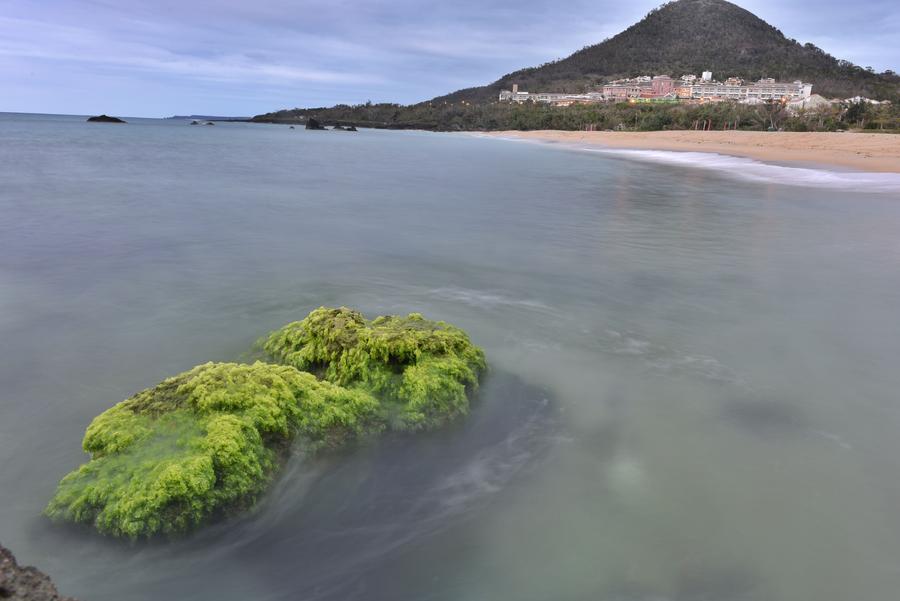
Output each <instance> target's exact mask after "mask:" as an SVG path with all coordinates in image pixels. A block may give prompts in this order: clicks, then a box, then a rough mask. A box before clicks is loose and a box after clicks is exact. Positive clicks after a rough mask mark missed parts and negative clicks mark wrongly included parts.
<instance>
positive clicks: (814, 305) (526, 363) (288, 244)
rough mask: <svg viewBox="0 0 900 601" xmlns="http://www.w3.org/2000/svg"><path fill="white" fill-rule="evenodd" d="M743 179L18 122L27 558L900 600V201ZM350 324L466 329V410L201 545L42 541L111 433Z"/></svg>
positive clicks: (227, 127) (3, 312)
mask: <svg viewBox="0 0 900 601" xmlns="http://www.w3.org/2000/svg"><path fill="white" fill-rule="evenodd" d="M753 169H754V170H755V171H754V173H757V172H758V171H759V169H760V167H759V166H758V165H757V166H754V167H753ZM734 171H735V170H734V169H732V170H731V172H732V174H729V173H728V172H727V171H722V172H717V171H715V170H707V169H696V168H694V166H692V165H684V164H669V165H667V164H655V163H651V162H641V161H637V160H634V158H633V157H618V156H615V155H607V154H598V153H587V152H578V151H575V150H568V149H563V148H551V147H546V146H537V145H529V144H517V143H512V142H508V141H503V140H495V139H479V138H476V137H471V136H462V135H460V136H457V135H447V134H428V133H418V132H382V131H360V132H359V133H357V134H352V133H343V132H306V131H302V130H289V129H287V128H286V127H284V126H268V125H249V124H219V125H217V126H215V127H190V126H188V125H186V124H185V123H184V122H171V121H168V122H166V121H155V120H132V122H131V123H129V124H128V125H123V126H116V125H106V124H87V123H84V122H83V120H82V119H81V118H71V117H48V116H43V117H41V116H21V115H0V540H2V542H3V544H4V545H7V546H9V547H11V548H12V549H13V550H14V551H15V552H16V554H17V555H18V556H19V559H20V560H21V561H22V562H24V563H33V564H38V565H40V566H41V567H42V568H43V569H45V570H46V571H48V572H49V573H50V574H51V575H52V576H53V577H54V579H55V580H56V582H57V583H58V585H59V587H60V589H61V590H62V591H64V592H65V593H66V594H71V595H75V596H78V597H79V598H80V599H82V600H83V601H129V600H143V599H180V600H195V599H197V600H199V599H215V600H221V601H229V600H246V599H254V600H282V599H285V600H287V599H291V600H296V599H328V600H332V599H334V600H338V599H340V600H345V599H365V600H382V599H383V600H423V599H430V600H441V601H444V600H446V601H451V600H472V601H481V600H494V599H516V600H526V601H527V600H534V601H540V600H551V599H552V600H573V601H574V600H581V599H592V600H610V601H651V600H652V601H664V600H672V601H688V600H690V601H701V600H703V601H719V600H721V601H728V600H742V601H756V600H759V601H763V600H765V601H803V600H808V601H830V600H833V601H846V600H848V599H853V600H854V601H869V600H871V601H880V600H885V599H893V598H896V596H897V591H898V590H900V436H898V435H897V432H898V428H900V398H898V391H900V370H898V369H897V361H898V358H900V236H898V232H900V188H898V189H897V190H894V191H891V190H890V187H889V186H888V188H887V189H885V187H884V186H881V187H877V186H872V187H871V188H867V187H866V186H865V185H859V186H855V187H854V186H843V187H834V186H832V187H827V186H826V187H815V183H816V181H817V177H818V176H815V175H813V176H812V177H810V176H809V174H808V173H806V174H804V177H803V178H799V179H798V180H797V181H802V182H806V183H810V184H813V185H812V186H810V187H804V186H798V185H788V184H792V183H793V184H796V181H792V179H791V178H792V176H791V173H792V172H790V171H788V172H777V173H774V172H773V173H774V175H773V177H772V178H770V179H768V180H767V179H766V178H758V177H757V178H752V179H751V178H740V177H735V176H734ZM737 175H739V174H737ZM828 177H830V176H828V174H822V180H821V181H823V182H824V181H827V178H828ZM779 181H783V183H779ZM320 305H349V306H354V307H358V308H360V309H362V310H364V311H365V312H366V313H367V314H369V315H370V316H374V315H377V314H382V313H395V312H409V311H420V312H422V313H424V314H425V315H426V316H428V317H433V318H439V319H445V320H448V321H451V322H454V323H456V324H458V325H460V326H462V327H464V328H466V329H467V330H468V331H469V332H470V334H471V336H472V338H473V339H474V340H475V341H476V342H477V343H478V344H480V345H482V346H483V347H484V348H485V350H486V352H487V356H488V359H489V361H490V363H491V365H492V368H493V369H492V373H491V375H490V376H489V377H488V379H487V380H486V381H485V384H484V387H483V392H482V394H481V397H480V399H479V401H478V402H477V404H476V407H475V409H474V411H473V413H472V415H471V416H470V418H469V419H468V420H466V421H465V422H464V423H461V424H459V425H457V426H455V427H452V428H449V429H448V430H446V431H442V432H439V433H435V434H433V435H425V436H420V437H416V438H412V439H398V440H385V441H384V442H382V443H379V444H376V445H373V446H371V447H368V448H366V449H361V450H357V451H353V452H348V453H346V454H345V455H340V456H327V457H322V458H319V459H316V460H312V461H311V460H304V459H302V458H299V457H298V458H295V459H294V460H293V461H292V462H291V463H290V465H289V466H288V468H287V471H286V473H285V474H284V476H283V477H282V478H280V479H279V480H278V482H277V483H276V484H275V485H274V486H273V489H272V491H271V492H270V494H269V495H268V496H267V497H266V498H265V500H264V501H263V502H262V503H261V504H260V506H259V507H258V509H257V510H256V511H255V512H254V513H253V514H251V515H248V516H246V517H243V518H240V519H236V520H234V521H231V522H228V523H225V524H220V525H217V526H214V527H211V528H209V529H207V530H205V531H203V532H201V533H199V534H198V535H196V536H194V537H191V538H189V539H187V540H182V541H179V542H175V543H157V544H149V545H146V544H139V545H127V544H121V543H117V542H114V541H110V540H107V539H103V538H101V537H98V536H95V535H93V534H91V533H90V532H84V531H80V530H72V529H69V528H64V527H58V526H53V525H51V524H48V523H47V522H46V521H45V520H44V519H43V518H42V517H41V514H40V512H41V509H42V508H43V506H44V504H45V503H46V501H47V500H48V499H49V498H50V496H51V495H52V493H53V490H54V487H55V485H56V483H57V481H58V480H59V478H60V477H61V476H62V475H64V474H65V473H66V472H68V471H69V470H71V469H72V468H74V467H75V466H77V465H78V464H79V463H80V462H81V461H83V460H84V459H85V457H84V456H83V454H82V453H81V452H80V441H81V437H82V435H83V433H84V428H85V426H86V425H87V424H88V423H89V421H90V420H91V418H92V417H94V416H95V415H96V414H98V413H100V412H101V411H103V410H104V409H106V408H108V407H109V406H111V405H112V404H113V403H115V402H117V401H119V400H121V399H123V398H125V397H127V396H129V395H131V394H132V393H134V392H136V391H137V390H140V389H142V388H144V387H147V386H150V385H153V384H154V383H156V382H157V381H159V380H161V379H162V378H164V377H166V376H168V375H172V374H175V373H177V372H180V371H183V370H185V369H188V368H190V367H192V366H193V365H195V364H197V363H202V362H205V361H209V360H218V361H227V360H240V359H241V358H242V357H244V356H246V355H245V354H246V352H247V350H248V349H249V347H250V346H251V345H252V343H253V341H254V340H255V339H256V338H257V337H259V336H261V335H263V334H265V333H266V332H268V331H269V330H271V329H274V328H276V327H278V326H280V325H282V324H284V323H285V322H288V321H291V320H295V319H299V318H301V317H303V316H304V315H305V314H306V313H307V312H308V311H309V310H311V309H313V308H315V307H318V306H320Z"/></svg>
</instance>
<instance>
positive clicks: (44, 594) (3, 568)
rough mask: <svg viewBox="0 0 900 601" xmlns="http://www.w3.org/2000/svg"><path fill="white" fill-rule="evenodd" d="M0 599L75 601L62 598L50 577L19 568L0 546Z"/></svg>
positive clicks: (23, 567) (31, 569) (7, 552)
mask: <svg viewBox="0 0 900 601" xmlns="http://www.w3.org/2000/svg"><path fill="white" fill-rule="evenodd" d="M0 599H10V600H11V601H75V600H74V599H72V597H63V596H62V595H60V594H59V592H58V591H57V590H56V587H55V586H54V585H53V581H51V580H50V577H49V576H47V575H46V574H44V573H43V572H41V571H40V570H38V569H37V568H33V567H30V566H20V565H19V564H18V563H16V558H15V557H14V556H13V554H12V552H11V551H10V550H9V549H7V548H5V547H4V546H3V545H0Z"/></svg>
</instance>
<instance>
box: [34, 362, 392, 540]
mask: <svg viewBox="0 0 900 601" xmlns="http://www.w3.org/2000/svg"><path fill="white" fill-rule="evenodd" d="M381 423H382V422H381V418H380V412H379V403H378V401H377V400H376V399H374V398H373V397H371V396H368V395H365V394H363V393H361V392H359V391H352V390H346V389H343V388H340V387H339V386H334V385H332V384H330V383H328V382H322V381H319V380H318V379H316V377H315V376H313V375H312V374H308V373H302V372H300V371H298V370H296V369H294V368H293V367H289V366H285V365H271V364H267V363H255V364H253V365H240V364H235V363H207V364H205V365H200V366H198V367H195V368H194V369H192V370H190V371H187V372H185V373H182V374H180V375H177V376H175V377H173V378H169V379H167V380H165V381H163V382H162V383H160V384H159V385H157V386H155V387H153V388H149V389H147V390H144V391H142V392H139V393H138V394H136V395H134V396H133V397H131V398H129V399H127V400H125V401H123V402H121V403H119V404H118V405H116V406H114V407H112V408H111V409H109V410H107V411H105V412H104V413H101V414H100V415H99V416H97V417H96V418H95V419H94V421H93V422H91V424H90V426H88V429H87V433H86V434H85V437H84V442H83V447H84V450H85V452H87V453H90V454H91V460H90V461H88V462H87V463H85V464H84V465H82V466H81V467H80V468H78V469H77V470H75V471H73V472H72V473H70V474H69V475H67V476H66V477H65V478H63V480H62V481H61V482H60V484H59V487H58V489H57V491H56V495H55V496H54V497H53V499H52V500H51V501H50V504H49V505H48V507H47V510H46V513H47V514H48V515H49V516H50V517H51V518H53V519H57V520H66V521H72V522H82V523H88V524H93V525H94V526H95V527H96V528H97V529H98V530H99V531H101V532H104V533H107V534H112V535H116V536H126V537H131V538H137V537H141V536H150V535H154V534H174V533H178V532H184V531H186V530H190V529H192V528H194V527H196V526H197V525H199V524H201V523H203V522H205V521H207V520H209V519H210V518H211V517H213V516H215V515H216V514H217V513H221V512H224V511H227V510H233V509H236V508H240V507H245V506H248V505H250V504H252V502H253V501H254V500H255V499H256V497H257V496H258V495H259V494H260V493H261V492H262V491H263V490H265V488H266V485H267V484H268V482H269V480H270V478H271V476H272V474H273V472H274V469H275V467H276V466H277V465H278V459H279V454H280V453H281V452H282V451H283V450H284V449H286V448H287V445H288V444H289V443H290V442H291V441H292V440H293V438H294V436H295V435H297V434H300V435H302V436H303V437H304V438H305V439H306V440H307V441H309V442H310V443H311V444H313V445H326V444H331V445H336V444H340V443H342V442H344V441H346V440H348V439H351V438H355V437H357V436H361V435H364V434H367V433H369V432H376V431H379V430H381V429H382V427H383V426H382V425H381Z"/></svg>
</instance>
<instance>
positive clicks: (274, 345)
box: [263, 307, 485, 430]
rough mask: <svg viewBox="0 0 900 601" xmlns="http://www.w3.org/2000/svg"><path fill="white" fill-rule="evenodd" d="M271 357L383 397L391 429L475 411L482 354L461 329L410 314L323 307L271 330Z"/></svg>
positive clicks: (412, 427)
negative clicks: (472, 403) (372, 314)
mask: <svg viewBox="0 0 900 601" xmlns="http://www.w3.org/2000/svg"><path fill="white" fill-rule="evenodd" d="M263 349H264V350H265V352H266V353H268V355H269V357H270V359H272V360H273V361H277V362H279V363H284V364H287V365H292V366H294V367H296V368H297V369H300V370H304V371H311V372H313V373H315V374H317V375H318V376H320V377H322V378H323V379H325V380H327V381H329V382H333V383H335V384H339V385H341V386H347V387H351V388H354V389H359V390H364V391H366V392H369V393H371V394H373V395H374V396H376V397H377V398H379V399H380V400H381V401H382V404H383V406H384V411H385V416H386V417H387V419H388V424H389V426H390V427H392V428H393V429H400V430H418V429H428V428H434V427H436V426H439V425H441V424H443V423H445V422H447V421H449V420H451V419H453V418H455V417H457V416H459V415H462V414H465V413H467V412H468V409H469V400H468V395H469V394H470V393H471V392H474V390H475V389H476V388H477V386H478V377H479V375H480V374H481V372H482V371H483V370H484V368H485V362H484V353H483V352H482V351H481V349H479V348H478V347H476V346H475V345H473V344H472V343H471V342H470V341H469V337H468V336H467V335H466V333H465V332H463V331H462V330H461V329H459V328H457V327H454V326H452V325H450V324H447V323H444V322H442V321H430V320H427V319H425V318H424V317H422V316H421V315H419V314H418V313H411V314H409V315H407V316H406V317H400V316H383V317H378V318H376V319H374V320H372V321H368V320H366V319H365V317H363V315H362V314H361V313H360V312H359V311H354V310H352V309H347V308H346V307H341V308H339V309H332V308H326V307H321V308H319V309H316V310H315V311H313V312H312V313H310V314H309V316H307V318H306V319H304V320H303V321H297V322H294V323H290V324H288V325H286V326H284V327H283V328H281V329H280V330H277V331H275V332H273V333H272V334H270V335H269V337H268V338H267V339H266V340H265V341H264V342H263Z"/></svg>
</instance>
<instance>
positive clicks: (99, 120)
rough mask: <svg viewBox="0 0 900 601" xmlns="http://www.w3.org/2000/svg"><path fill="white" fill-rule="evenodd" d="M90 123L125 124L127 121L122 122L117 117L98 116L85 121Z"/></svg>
mask: <svg viewBox="0 0 900 601" xmlns="http://www.w3.org/2000/svg"><path fill="white" fill-rule="evenodd" d="M87 120H88V121H89V122H91V123H127V121H123V120H122V119H119V118H118V117H110V116H109V115H98V116H96V117H88V119H87Z"/></svg>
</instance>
